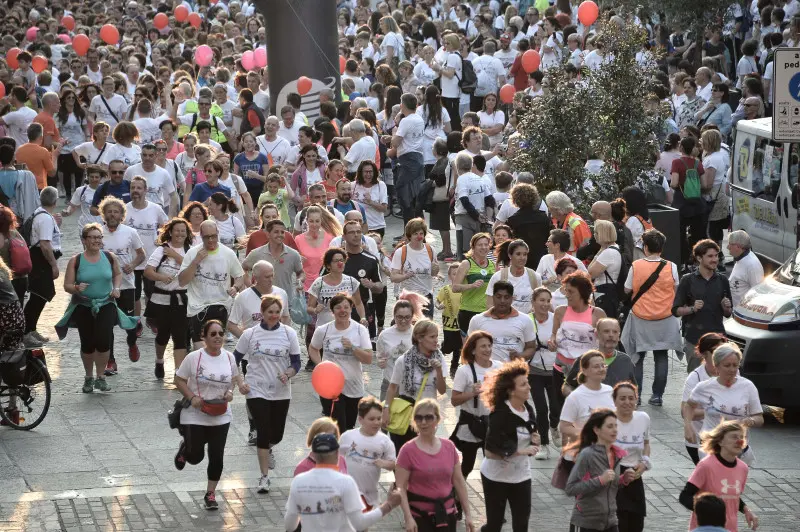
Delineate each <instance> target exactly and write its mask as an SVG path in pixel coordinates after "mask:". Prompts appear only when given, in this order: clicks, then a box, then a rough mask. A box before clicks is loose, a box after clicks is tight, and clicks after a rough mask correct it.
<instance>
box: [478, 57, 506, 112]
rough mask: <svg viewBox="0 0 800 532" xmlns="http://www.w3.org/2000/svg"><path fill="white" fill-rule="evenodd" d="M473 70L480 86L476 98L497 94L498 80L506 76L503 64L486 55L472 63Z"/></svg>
mask: <svg viewBox="0 0 800 532" xmlns="http://www.w3.org/2000/svg"><path fill="white" fill-rule="evenodd" d="M472 68H474V69H475V74H476V75H477V77H478V85H477V87H475V96H486V95H487V94H495V93H496V92H497V90H498V89H499V87H498V79H499V78H500V77H501V76H502V77H505V75H506V69H505V67H504V66H503V62H502V61H500V60H499V59H498V58H496V57H494V56H492V55H485V54H484V55H482V56H480V57H478V58H476V59H475V60H474V61H473V62H472ZM501 114H502V112H501ZM478 116H480V114H479V115H478ZM481 127H483V123H481Z"/></svg>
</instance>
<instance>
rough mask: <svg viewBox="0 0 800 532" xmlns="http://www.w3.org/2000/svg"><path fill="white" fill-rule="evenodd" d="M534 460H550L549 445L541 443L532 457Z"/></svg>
mask: <svg viewBox="0 0 800 532" xmlns="http://www.w3.org/2000/svg"><path fill="white" fill-rule="evenodd" d="M533 458H534V459H536V460H550V447H548V446H547V445H542V446H541V447H540V448H539V452H538V453H536V455H535V456H534V457H533Z"/></svg>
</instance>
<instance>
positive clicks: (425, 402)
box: [411, 327, 442, 432]
mask: <svg viewBox="0 0 800 532" xmlns="http://www.w3.org/2000/svg"><path fill="white" fill-rule="evenodd" d="M415 328H416V327H415ZM423 410H424V411H426V412H428V411H432V412H433V415H435V416H436V420H437V421H439V420H441V419H442V414H441V412H440V410H439V403H437V402H436V399H431V398H430V397H426V398H425V399H422V400H421V401H418V402H417V403H416V404H415V405H414V413H413V414H412V415H411V428H413V429H414V432H419V429H418V428H417V422H416V421H415V420H414V416H416V415H417V412H420V411H423Z"/></svg>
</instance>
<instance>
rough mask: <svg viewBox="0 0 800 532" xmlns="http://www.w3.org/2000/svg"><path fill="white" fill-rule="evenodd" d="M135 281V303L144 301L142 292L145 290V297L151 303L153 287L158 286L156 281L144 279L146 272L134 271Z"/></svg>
mask: <svg viewBox="0 0 800 532" xmlns="http://www.w3.org/2000/svg"><path fill="white" fill-rule="evenodd" d="M133 280H134V287H135V288H134V289H135V290H136V293H135V294H134V296H133V297H134V301H139V300H140V299H142V290H143V289H144V297H146V298H147V300H148V301H150V296H151V295H153V287H154V286H155V285H156V283H155V281H151V280H150V279H147V278H145V277H144V270H133Z"/></svg>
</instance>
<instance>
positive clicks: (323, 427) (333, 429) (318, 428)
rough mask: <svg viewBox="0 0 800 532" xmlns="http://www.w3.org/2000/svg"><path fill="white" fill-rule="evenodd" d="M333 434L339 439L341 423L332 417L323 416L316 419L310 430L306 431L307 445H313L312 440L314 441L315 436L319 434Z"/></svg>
mask: <svg viewBox="0 0 800 532" xmlns="http://www.w3.org/2000/svg"><path fill="white" fill-rule="evenodd" d="M323 433H325V434H333V435H334V436H336V439H337V440H338V439H339V436H340V434H339V425H337V424H336V421H334V420H333V419H332V418H329V417H321V418H317V419H315V420H314V422H313V423H312V424H311V426H310V427H308V432H307V433H306V447H311V442H312V441H314V436H316V435H317V434H323Z"/></svg>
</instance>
